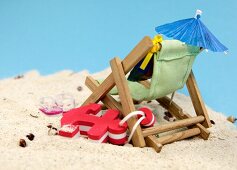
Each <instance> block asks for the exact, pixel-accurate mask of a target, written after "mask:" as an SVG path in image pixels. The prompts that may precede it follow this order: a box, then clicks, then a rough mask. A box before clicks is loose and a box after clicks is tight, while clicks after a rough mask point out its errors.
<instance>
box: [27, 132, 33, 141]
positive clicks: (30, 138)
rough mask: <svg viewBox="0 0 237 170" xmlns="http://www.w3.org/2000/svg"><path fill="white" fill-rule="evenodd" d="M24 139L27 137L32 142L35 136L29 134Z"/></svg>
mask: <svg viewBox="0 0 237 170" xmlns="http://www.w3.org/2000/svg"><path fill="white" fill-rule="evenodd" d="M26 137H27V138H28V139H29V140H30V141H32V140H34V138H35V135H33V134H32V133H30V134H29V135H26Z"/></svg>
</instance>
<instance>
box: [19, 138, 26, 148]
mask: <svg viewBox="0 0 237 170" xmlns="http://www.w3.org/2000/svg"><path fill="white" fill-rule="evenodd" d="M19 146H21V147H23V148H24V147H26V141H25V139H20V141H19Z"/></svg>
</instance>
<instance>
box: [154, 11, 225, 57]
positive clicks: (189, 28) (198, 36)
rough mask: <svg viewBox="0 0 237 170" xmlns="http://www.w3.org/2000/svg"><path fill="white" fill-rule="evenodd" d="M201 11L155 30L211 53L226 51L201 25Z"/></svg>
mask: <svg viewBox="0 0 237 170" xmlns="http://www.w3.org/2000/svg"><path fill="white" fill-rule="evenodd" d="M201 14H202V11H200V10H197V12H196V16H195V17H194V18H188V19H183V20H179V21H176V22H172V23H168V24H165V25H161V26H158V27H156V28H155V30H156V32H157V33H158V34H163V35H165V36H167V37H170V38H174V39H177V40H180V41H182V42H184V43H186V44H189V45H192V46H198V47H202V48H204V49H208V50H211V51H213V52H226V51H227V50H228V48H227V47H225V46H224V45H223V44H222V43H221V42H220V41H219V40H218V39H217V38H216V37H215V36H214V35H213V34H212V33H211V32H210V31H209V29H208V28H207V27H206V26H205V25H204V24H203V23H202V21H201V20H200V16H201Z"/></svg>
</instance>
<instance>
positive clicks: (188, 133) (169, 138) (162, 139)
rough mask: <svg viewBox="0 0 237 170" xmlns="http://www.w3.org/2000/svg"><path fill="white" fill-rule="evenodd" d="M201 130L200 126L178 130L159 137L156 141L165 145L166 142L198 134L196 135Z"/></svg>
mask: <svg viewBox="0 0 237 170" xmlns="http://www.w3.org/2000/svg"><path fill="white" fill-rule="evenodd" d="M200 132H201V131H200V129H199V128H193V129H188V130H184V131H181V132H177V133H174V134H171V135H166V136H162V137H160V138H157V139H156V142H157V143H161V144H162V145H165V144H168V143H172V142H176V141H179V140H183V139H186V138H189V137H192V136H196V135H198V134H200Z"/></svg>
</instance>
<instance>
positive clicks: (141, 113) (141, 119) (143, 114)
mask: <svg viewBox="0 0 237 170" xmlns="http://www.w3.org/2000/svg"><path fill="white" fill-rule="evenodd" d="M137 115H142V117H140V118H139V119H138V121H137V122H136V123H135V125H134V126H133V128H132V131H131V133H130V135H129V137H128V141H127V143H129V142H130V140H131V139H132V136H133V134H134V132H135V130H136V129H137V126H138V125H139V124H140V123H141V122H142V121H143V119H145V118H146V117H145V113H144V112H142V111H134V112H131V113H129V114H128V115H127V116H125V117H124V118H123V119H122V120H121V121H120V122H119V125H120V126H122V125H123V124H124V123H125V122H126V121H127V120H128V119H130V118H131V117H133V116H137Z"/></svg>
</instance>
